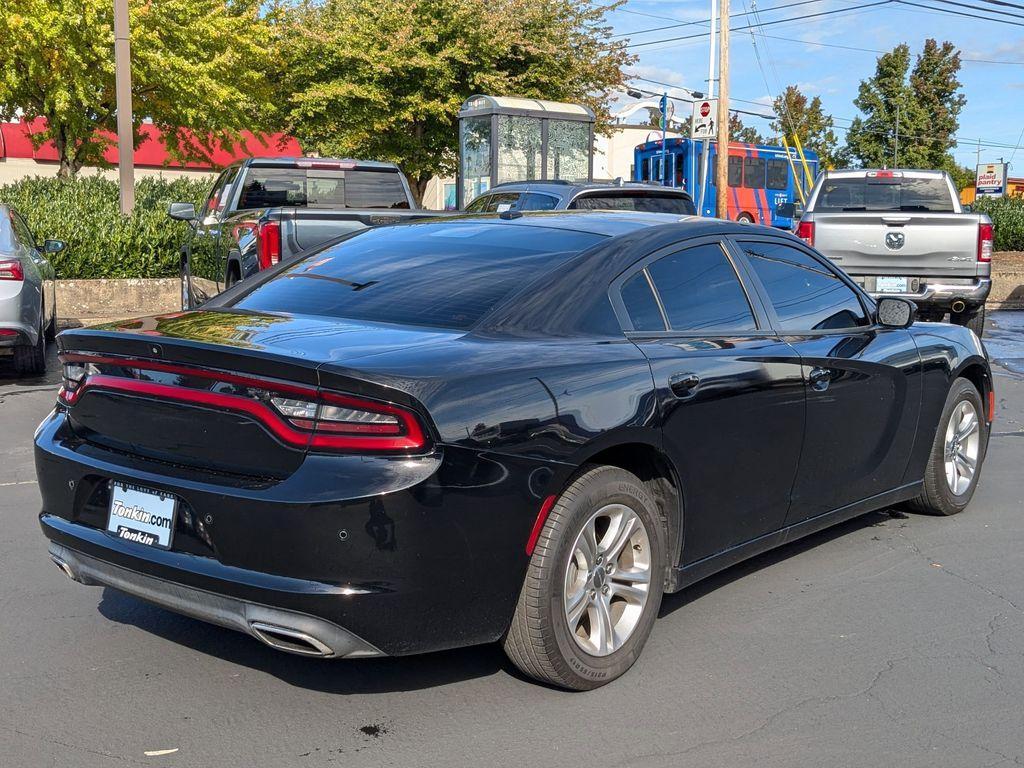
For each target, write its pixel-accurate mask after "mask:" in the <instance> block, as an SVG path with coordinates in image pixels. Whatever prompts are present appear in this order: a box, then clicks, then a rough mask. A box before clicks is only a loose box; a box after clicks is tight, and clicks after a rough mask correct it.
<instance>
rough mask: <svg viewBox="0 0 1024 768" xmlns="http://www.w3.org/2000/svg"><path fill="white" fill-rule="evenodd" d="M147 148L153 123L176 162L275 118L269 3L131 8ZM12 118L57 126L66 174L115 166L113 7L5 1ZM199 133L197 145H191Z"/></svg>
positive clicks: (50, 132)
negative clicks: (108, 155) (110, 156)
mask: <svg viewBox="0 0 1024 768" xmlns="http://www.w3.org/2000/svg"><path fill="white" fill-rule="evenodd" d="M129 15H130V26H131V52H132V79H133V82H132V100H133V107H134V109H133V112H134V118H135V127H136V145H137V144H138V141H139V138H138V132H137V129H138V126H139V124H140V123H141V121H142V119H144V118H148V119H150V120H152V122H153V123H155V124H156V125H157V127H159V128H161V129H162V130H163V132H164V135H165V136H166V137H167V145H168V146H167V148H168V150H169V151H170V152H171V153H172V154H173V155H175V156H176V157H183V158H187V157H196V156H198V155H200V154H202V153H203V152H204V151H208V150H209V149H210V145H211V144H212V143H213V141H212V140H211V139H210V138H208V137H210V136H213V137H214V138H215V139H226V140H230V139H232V138H236V137H237V132H238V131H240V130H242V129H245V128H252V129H257V130H258V129H260V128H263V127H267V126H269V125H270V121H271V120H272V118H273V110H272V106H273V103H274V102H273V98H272V97H273V92H272V90H271V88H270V87H269V85H268V81H269V79H270V78H268V77H267V72H266V70H267V63H268V62H269V61H271V59H270V56H269V52H268V50H267V40H268V27H267V25H266V23H265V21H264V20H263V19H261V15H260V2H259V0H130V2H129ZM0 40H2V41H3V42H2V43H0V119H8V120H9V119H11V118H12V117H16V116H20V117H21V118H22V119H25V120H32V119H35V118H38V117H43V118H46V120H47V129H46V130H45V131H44V132H40V133H36V134H35V135H34V136H33V141H34V142H35V143H36V144H37V145H40V144H42V143H44V142H46V141H50V140H52V141H53V142H54V144H55V145H56V148H57V153H58V155H59V157H60V175H62V176H73V175H74V174H76V173H77V172H78V171H79V170H80V169H81V168H82V166H83V165H86V164H97V165H102V164H103V152H104V150H105V149H106V148H107V147H108V145H109V144H110V143H112V141H111V139H110V138H109V134H107V135H105V134H104V132H113V131H115V130H116V103H115V97H114V33H113V2H112V0H0ZM181 129H191V131H192V132H193V133H194V134H195V136H196V141H195V142H189V141H188V140H187V134H186V132H183V131H182V130H181Z"/></svg>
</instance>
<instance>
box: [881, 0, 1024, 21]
mask: <svg viewBox="0 0 1024 768" xmlns="http://www.w3.org/2000/svg"><path fill="white" fill-rule="evenodd" d="M893 2H895V3H898V4H899V5H910V6H913V7H914V8H923V9H925V10H926V11H934V12H936V13H948V14H952V15H953V16H964V17H965V18H968V19H981V20H982V21H991V22H993V23H996V24H1009V25H1011V26H1014V27H1024V24H1022V23H1021V22H1018V21H1010V20H1009V19H997V18H994V17H992V16H977V15H975V14H973V13H965V12H964V11H954V10H953V9H952V8H935V7H934V6H931V5H922V4H921V3H912V2H909V0H893ZM936 2H949V0H936ZM956 5H959V3H956ZM968 7H970V6H968Z"/></svg>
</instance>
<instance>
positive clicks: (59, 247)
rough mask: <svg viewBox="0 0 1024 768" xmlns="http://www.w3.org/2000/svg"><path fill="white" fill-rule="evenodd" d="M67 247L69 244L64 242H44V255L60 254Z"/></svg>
mask: <svg viewBox="0 0 1024 768" xmlns="http://www.w3.org/2000/svg"><path fill="white" fill-rule="evenodd" d="M67 247H68V244H67V243H65V242H64V241H63V240H46V241H44V242H43V253H47V254H51V253H60V252H61V251H63V250H64V249H65V248H67Z"/></svg>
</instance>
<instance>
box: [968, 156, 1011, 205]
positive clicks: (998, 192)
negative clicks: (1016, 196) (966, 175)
mask: <svg viewBox="0 0 1024 768" xmlns="http://www.w3.org/2000/svg"><path fill="white" fill-rule="evenodd" d="M974 189H975V193H976V194H977V196H978V197H1002V196H1003V195H1004V194H1005V192H1006V163H982V164H979V165H978V174H977V176H975V180H974Z"/></svg>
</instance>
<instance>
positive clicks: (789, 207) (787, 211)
mask: <svg viewBox="0 0 1024 768" xmlns="http://www.w3.org/2000/svg"><path fill="white" fill-rule="evenodd" d="M803 212H804V207H803V206H802V205H800V203H779V204H778V205H776V206H775V215H776V216H781V217H782V218H784V219H797V218H800V215H801V214H803Z"/></svg>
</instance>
